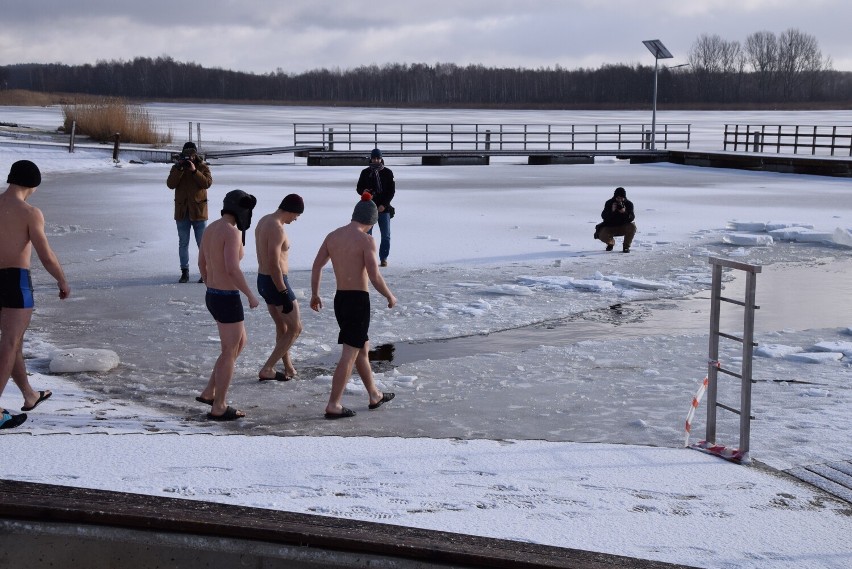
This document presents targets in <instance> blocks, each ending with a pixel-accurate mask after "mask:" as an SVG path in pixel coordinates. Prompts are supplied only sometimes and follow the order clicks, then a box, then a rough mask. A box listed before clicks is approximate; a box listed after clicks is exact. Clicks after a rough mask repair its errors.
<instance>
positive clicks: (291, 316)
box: [254, 194, 305, 381]
mask: <svg viewBox="0 0 852 569" xmlns="http://www.w3.org/2000/svg"><path fill="white" fill-rule="evenodd" d="M304 211H305V202H304V200H302V198H301V196H299V195H297V194H290V195H288V196H287V197H285V198H284V199H283V200H282V201H281V205H279V206H278V209H277V210H275V211H274V212H273V213H270V214H268V215H265V216H263V217H262V218H260V221H258V222H257V227H256V228H255V230H254V239H255V245H256V246H257V292H258V293H260V296H262V297H263V299H264V300H265V301H266V308H267V309H268V310H269V315H270V316H272V321H273V322H274V323H275V348H274V349H273V350H272V354H271V355H270V356H269V359H267V360H266V363H265V364H263V367H262V368H260V371H259V372H258V378H260V381H269V380H277V381H288V380H290V379H292V378H293V377H294V376H295V375H296V373H297V372H296V368H295V367H293V361H292V360H291V359H290V346H292V345H293V343H294V342H295V341H296V338H298V337H299V334H301V333H302V321H301V319H300V318H299V304H298V303H297V302H296V294H295V293H294V292H293V288H292V287H291V286H290V281H288V280H287V271H288V270H289V266H288V263H287V257H288V254H289V250H290V240H289V239H287V232H286V231H284V226H285V225H288V224H290V223H293V222H294V221H296V220H297V219H298V218H299V215H301V214H302V212H304ZM278 360H281V362H282V363H283V364H284V373H281V372H280V371H277V370H276V369H275V364H276V363H277V362H278Z"/></svg>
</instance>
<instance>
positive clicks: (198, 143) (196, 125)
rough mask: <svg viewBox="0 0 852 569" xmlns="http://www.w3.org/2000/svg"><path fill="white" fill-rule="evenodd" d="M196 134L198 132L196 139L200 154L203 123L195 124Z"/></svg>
mask: <svg viewBox="0 0 852 569" xmlns="http://www.w3.org/2000/svg"><path fill="white" fill-rule="evenodd" d="M195 132H196V137H195V141H196V147H197V148H198V152H199V153H200V152H201V123H200V122H197V123H195Z"/></svg>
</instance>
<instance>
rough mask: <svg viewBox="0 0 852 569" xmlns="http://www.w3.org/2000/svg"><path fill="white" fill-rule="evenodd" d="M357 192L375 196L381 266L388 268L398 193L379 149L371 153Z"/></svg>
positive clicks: (371, 231)
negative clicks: (392, 225) (393, 204)
mask: <svg viewBox="0 0 852 569" xmlns="http://www.w3.org/2000/svg"><path fill="white" fill-rule="evenodd" d="M355 191H356V192H358V194H359V195H360V194H362V193H364V192H365V191H367V192H370V194H372V196H373V203H375V204H376V207H377V208H378V210H379V222H378V223H379V231H380V232H381V233H382V240H381V242H380V243H379V266H380V267H387V266H388V255H390V241H391V229H390V220H391V218H392V217H393V216H394V213H395V210H394V207H393V206H392V205H391V200H392V199H393V196H394V194H395V193H396V183H395V182H394V179H393V172H392V171H391V169H390V168H385V161H384V160H382V151H381V150H379V149H378V148H373V151H372V152H371V153H370V165H369V166H368V167H367V168H364V169H363V170H361V175H360V176H359V177H358V185H357V186H356V187H355ZM369 234H370V235H372V234H373V230H372V229H370V231H369Z"/></svg>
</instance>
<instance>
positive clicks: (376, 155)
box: [370, 148, 382, 160]
mask: <svg viewBox="0 0 852 569" xmlns="http://www.w3.org/2000/svg"><path fill="white" fill-rule="evenodd" d="M381 157H382V151H381V150H379V149H378V148H374V149H373V151H372V152H370V159H371V160H372V159H373V158H381Z"/></svg>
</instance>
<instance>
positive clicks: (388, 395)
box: [367, 393, 396, 409]
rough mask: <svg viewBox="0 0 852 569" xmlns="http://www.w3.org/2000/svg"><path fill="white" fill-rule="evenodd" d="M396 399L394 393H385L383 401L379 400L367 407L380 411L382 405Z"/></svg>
mask: <svg viewBox="0 0 852 569" xmlns="http://www.w3.org/2000/svg"><path fill="white" fill-rule="evenodd" d="M394 397H396V395H394V394H393V393H384V394H382V398H381V399H379V400H378V401H376V402H375V403H370V404H369V405H367V407H369V408H370V409H378V408H379V407H381V406H382V403H387V402H388V401H390V400H391V399H393V398H394Z"/></svg>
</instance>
